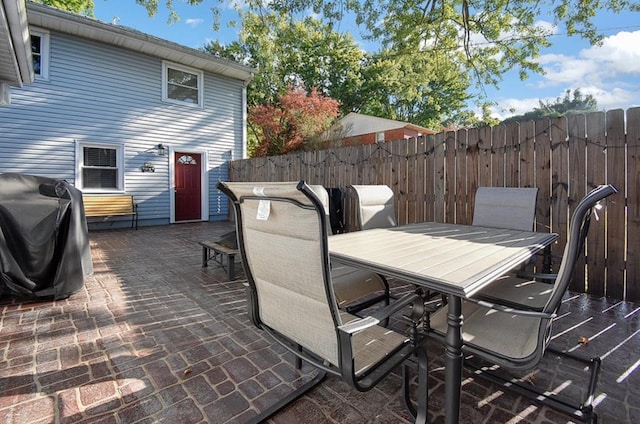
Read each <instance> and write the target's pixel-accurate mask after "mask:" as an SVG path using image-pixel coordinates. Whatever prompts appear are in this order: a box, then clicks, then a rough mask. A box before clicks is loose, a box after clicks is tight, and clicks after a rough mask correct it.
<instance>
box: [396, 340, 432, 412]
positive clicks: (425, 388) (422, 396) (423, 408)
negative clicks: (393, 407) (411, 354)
mask: <svg viewBox="0 0 640 424" xmlns="http://www.w3.org/2000/svg"><path fill="white" fill-rule="evenodd" d="M416 357H417V364H418V393H417V398H418V402H417V407H416V406H415V405H414V404H413V402H412V401H411V396H410V393H409V381H410V380H411V378H410V377H409V366H408V365H407V364H406V363H405V364H404V365H403V366H402V398H403V400H404V405H405V406H406V408H407V411H409V414H411V416H412V417H413V419H414V420H415V423H416V424H426V423H427V419H428V411H427V403H428V401H429V375H428V372H429V369H428V361H427V351H426V350H425V349H424V348H421V349H418V350H417V351H416Z"/></svg>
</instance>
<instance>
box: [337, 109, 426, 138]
mask: <svg viewBox="0 0 640 424" xmlns="http://www.w3.org/2000/svg"><path fill="white" fill-rule="evenodd" d="M397 129H408V130H411V131H416V132H418V133H420V134H435V133H436V132H435V131H432V130H430V129H428V128H425V127H421V126H419V125H413V124H410V123H407V122H402V121H394V120H393V119H386V118H378V117H375V116H369V115H363V114H361V113H355V112H351V113H349V114H347V115H346V116H345V117H344V118H342V119H340V120H339V121H338V122H336V123H335V124H334V125H333V126H332V127H331V128H330V129H329V130H328V132H327V133H328V134H327V135H328V137H327V139H328V140H335V139H339V138H349V137H356V136H360V135H363V134H371V133H379V132H385V131H391V130H397Z"/></svg>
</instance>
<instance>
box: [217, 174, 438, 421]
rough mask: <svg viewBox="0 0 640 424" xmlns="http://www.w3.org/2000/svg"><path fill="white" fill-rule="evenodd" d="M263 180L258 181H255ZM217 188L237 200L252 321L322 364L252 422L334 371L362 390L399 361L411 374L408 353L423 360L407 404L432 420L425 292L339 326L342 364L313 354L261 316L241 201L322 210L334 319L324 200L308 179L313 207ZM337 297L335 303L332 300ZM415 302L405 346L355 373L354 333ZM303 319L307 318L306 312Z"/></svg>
mask: <svg viewBox="0 0 640 424" xmlns="http://www.w3.org/2000/svg"><path fill="white" fill-rule="evenodd" d="M256 184H257V185H259V183H256ZM218 189H219V190H221V191H222V192H223V193H225V194H226V195H227V196H228V197H229V199H230V200H231V201H232V203H233V205H234V211H235V217H236V228H237V234H238V246H239V250H240V256H241V258H242V263H243V266H244V269H245V273H246V276H247V280H248V283H249V287H248V314H249V317H250V319H251V321H252V323H253V324H254V325H255V326H256V327H258V328H260V329H262V330H264V331H265V332H267V333H268V334H269V335H270V336H271V337H272V338H273V339H274V340H275V341H276V342H277V343H278V344H280V345H281V346H283V347H284V348H285V349H287V350H288V351H289V352H291V353H292V354H293V355H295V358H296V367H297V368H300V366H301V361H306V362H308V363H309V364H311V365H312V366H314V367H315V368H318V370H319V371H318V373H317V374H316V376H315V377H314V378H313V379H311V380H310V381H308V382H307V383H305V384H303V385H302V386H300V387H298V388H297V389H296V390H294V391H293V392H291V393H290V394H289V395H287V396H286V397H284V398H282V399H280V400H279V401H278V402H276V403H275V404H273V405H271V406H270V407H269V408H267V409H266V410H264V411H262V412H261V413H260V414H259V415H257V416H256V417H254V418H253V419H251V420H250V422H251V423H259V422H264V421H266V420H267V419H268V418H269V417H271V416H272V415H273V414H275V413H277V412H278V411H279V410H281V409H282V408H284V407H286V406H287V405H289V404H290V403H291V402H293V401H294V400H296V399H297V398H298V397H300V396H302V395H304V394H305V393H306V392H307V391H309V390H310V389H312V388H313V387H315V386H316V385H318V384H319V383H321V382H322V381H323V380H324V379H325V378H326V376H327V375H334V376H337V377H340V378H342V379H344V380H345V381H346V382H347V383H349V384H350V385H351V386H352V387H354V388H355V389H357V390H358V391H368V390H370V389H372V388H373V387H375V385H376V384H378V383H379V382H380V381H381V380H382V379H383V378H384V377H385V376H386V375H388V374H389V373H390V372H391V371H392V370H393V369H394V368H396V367H397V366H399V365H403V372H402V374H403V378H407V379H408V378H409V377H408V375H409V370H408V365H407V363H406V361H407V360H408V359H409V358H415V361H416V362H417V364H418V393H417V398H418V400H417V406H416V405H414V404H413V402H412V401H411V399H410V395H409V383H408V381H405V383H404V384H403V393H402V396H403V401H404V403H405V405H406V407H407V410H408V411H409V413H410V414H411V415H412V416H413V418H414V419H415V422H416V423H426V422H427V392H428V386H427V355H426V350H425V347H424V341H425V338H426V332H425V331H424V328H423V324H424V318H423V317H424V313H425V312H424V300H423V297H422V296H423V293H422V292H421V291H419V290H417V291H416V292H415V293H411V294H407V295H405V296H403V297H402V298H401V299H399V300H398V301H397V302H394V303H392V304H390V305H387V306H385V307H382V308H380V309H378V310H376V311H375V313H374V314H372V315H370V316H367V317H365V318H362V319H359V320H357V321H355V322H352V323H348V324H344V325H340V326H336V333H337V334H336V336H337V340H338V346H339V365H337V366H336V365H333V364H330V363H329V362H328V361H326V360H324V359H322V358H320V357H319V356H318V355H316V354H314V353H313V352H311V351H308V350H306V349H304V348H303V347H302V346H300V345H299V344H297V343H295V342H294V341H292V340H290V339H289V338H287V337H286V336H284V335H283V334H282V333H281V332H280V331H278V330H277V329H275V328H271V327H269V326H268V325H266V324H265V323H264V322H262V320H261V318H260V308H259V303H258V291H257V289H256V282H255V278H254V276H253V273H252V270H251V267H250V265H249V262H248V261H247V257H246V255H245V253H244V252H245V250H246V249H245V238H244V234H243V228H242V211H241V203H242V202H243V201H245V200H247V199H259V200H269V201H272V202H289V203H292V204H296V205H297V206H298V207H301V208H305V209H312V208H315V210H316V211H317V213H318V221H319V225H320V227H321V229H320V231H322V234H324V236H323V237H322V242H321V243H322V246H321V248H322V251H323V252H324V254H325V255H326V257H327V260H326V261H324V263H325V266H324V267H323V273H324V276H325V278H324V280H325V291H326V293H327V301H328V302H329V304H330V309H331V313H332V315H333V320H334V322H335V323H337V322H339V321H338V318H337V314H338V308H337V305H335V301H334V299H333V296H332V292H331V288H330V286H331V280H330V270H329V267H328V245H327V231H328V229H327V220H326V219H325V216H324V215H325V214H324V210H323V206H322V204H321V202H320V201H319V200H318V198H317V197H316V195H315V193H314V192H313V190H312V189H310V188H309V186H307V185H306V184H305V183H304V182H303V181H301V182H300V183H298V185H297V189H298V190H299V191H301V192H302V193H304V194H305V196H306V197H307V198H308V199H309V200H310V201H311V203H312V205H313V206H311V207H309V206H308V205H305V204H302V203H299V202H297V201H296V200H294V199H289V198H284V197H270V196H241V197H240V198H237V197H236V195H235V194H234V193H233V191H232V190H231V189H230V188H229V187H228V186H227V185H225V183H222V182H221V183H218ZM332 303H333V305H332ZM410 305H411V311H412V312H411V317H410V318H411V322H412V327H411V332H410V335H409V342H407V343H404V344H402V345H400V347H399V348H398V349H397V350H396V351H394V352H391V353H390V354H389V355H388V356H387V357H386V358H385V359H384V360H382V361H380V362H378V363H377V364H375V365H374V366H372V367H371V368H370V369H369V370H368V371H366V372H364V373H362V374H360V375H358V376H356V372H355V369H354V360H353V359H352V358H353V351H352V343H351V337H352V335H353V334H354V333H356V332H358V331H360V330H362V329H364V328H367V327H369V326H371V325H377V324H378V323H380V322H382V321H383V320H385V319H387V318H388V317H389V316H391V315H392V314H394V313H397V312H399V311H401V310H403V309H404V308H406V307H408V306H410ZM301 319H302V318H301Z"/></svg>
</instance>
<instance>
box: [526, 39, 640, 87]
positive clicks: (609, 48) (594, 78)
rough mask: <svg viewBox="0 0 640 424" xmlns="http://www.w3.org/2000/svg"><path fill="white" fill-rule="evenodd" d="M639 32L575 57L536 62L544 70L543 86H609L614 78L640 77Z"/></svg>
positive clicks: (553, 56)
mask: <svg viewBox="0 0 640 424" xmlns="http://www.w3.org/2000/svg"><path fill="white" fill-rule="evenodd" d="M638 40H640V31H635V32H626V31H623V32H619V33H617V34H615V35H612V36H610V37H606V38H605V39H604V40H603V42H602V44H601V45H598V46H591V47H589V48H587V49H583V50H581V51H580V52H578V54H577V55H575V56H572V55H566V54H547V55H542V56H540V58H539V59H538V62H539V63H540V64H541V65H542V66H543V67H544V69H545V71H546V74H545V75H544V82H543V85H544V86H557V85H567V84H569V85H571V86H574V87H577V86H588V85H609V84H611V83H614V82H615V81H614V78H625V77H631V76H637V75H640V42H638Z"/></svg>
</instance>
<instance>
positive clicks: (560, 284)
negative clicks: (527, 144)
mask: <svg viewBox="0 0 640 424" xmlns="http://www.w3.org/2000/svg"><path fill="white" fill-rule="evenodd" d="M615 192H616V189H615V188H614V187H613V186H611V185H602V186H599V187H597V188H596V189H594V190H592V191H591V192H590V193H588V194H587V195H586V196H585V197H584V198H583V199H582V200H581V201H580V203H579V204H578V205H577V206H576V208H575V210H574V212H573V216H572V217H571V221H570V228H569V233H568V240H567V244H566V246H565V249H564V254H563V256H562V262H561V264H560V270H559V272H558V274H557V277H556V278H555V280H554V282H553V285H549V284H545V283H540V282H537V281H528V280H524V279H520V278H516V277H514V276H505V277H502V278H501V279H498V280H497V281H495V282H494V283H492V284H491V285H490V286H489V287H487V288H486V289H484V290H482V291H481V292H480V293H479V294H477V295H475V296H474V299H468V300H466V301H464V302H463V305H462V315H463V316H464V323H463V327H462V331H463V340H464V347H463V349H464V351H465V352H466V353H470V354H473V355H474V356H477V357H479V358H481V359H484V360H486V361H488V362H491V363H493V364H497V365H499V366H501V367H504V368H506V369H512V370H527V369H531V368H533V367H534V366H536V365H537V364H538V363H539V362H540V360H541V359H542V357H543V355H544V354H545V351H547V350H552V349H550V348H549V342H550V338H551V324H552V322H553V319H554V318H555V317H556V315H557V312H558V309H559V308H560V306H561V303H562V299H563V296H564V294H565V292H566V291H567V290H568V287H569V283H570V280H571V277H572V274H573V270H574V268H575V264H576V261H577V259H578V257H579V255H580V254H581V251H582V246H583V241H584V239H585V237H586V235H587V232H588V229H589V223H590V218H591V212H592V210H593V208H594V207H596V206H597V204H598V202H599V201H600V200H602V199H604V198H606V197H608V196H610V195H612V194H614V193H615ZM446 314H447V312H446V311H445V310H440V311H438V312H436V313H434V314H432V315H431V321H430V325H431V329H432V333H431V337H432V338H434V339H436V340H439V341H440V342H443V341H444V337H445V334H446V329H447V316H446ZM555 352H556V353H561V354H565V355H566V352H558V351H555ZM572 357H573V358H574V359H577V360H580V361H584V362H587V363H588V364H589V365H590V367H591V376H590V380H589V387H588V388H587V393H586V396H585V400H584V401H582V402H581V403H580V404H575V402H572V401H570V400H567V399H563V398H561V397H559V396H556V395H554V394H552V393H545V392H540V391H537V390H535V388H534V387H533V386H531V385H530V384H527V385H516V384H514V381H512V380H510V381H508V383H507V384H506V385H507V386H508V387H511V388H514V389H516V390H518V391H519V393H521V394H524V395H530V396H532V397H533V398H534V399H536V400H538V401H541V402H543V403H545V404H548V405H549V406H551V407H554V408H556V409H559V410H561V411H563V412H565V413H568V414H571V415H573V416H574V417H576V418H578V419H581V420H584V421H591V422H595V420H596V419H597V418H596V415H595V413H594V412H593V406H592V404H591V403H592V401H593V395H594V392H595V386H596V383H597V378H598V373H599V369H600V359H599V358H591V359H589V360H587V359H585V358H580V357H577V356H575V355H573V356H572ZM482 375H484V376H486V377H488V378H491V379H494V381H500V379H499V377H498V376H496V375H495V374H493V373H491V372H488V371H487V370H483V372H482Z"/></svg>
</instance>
